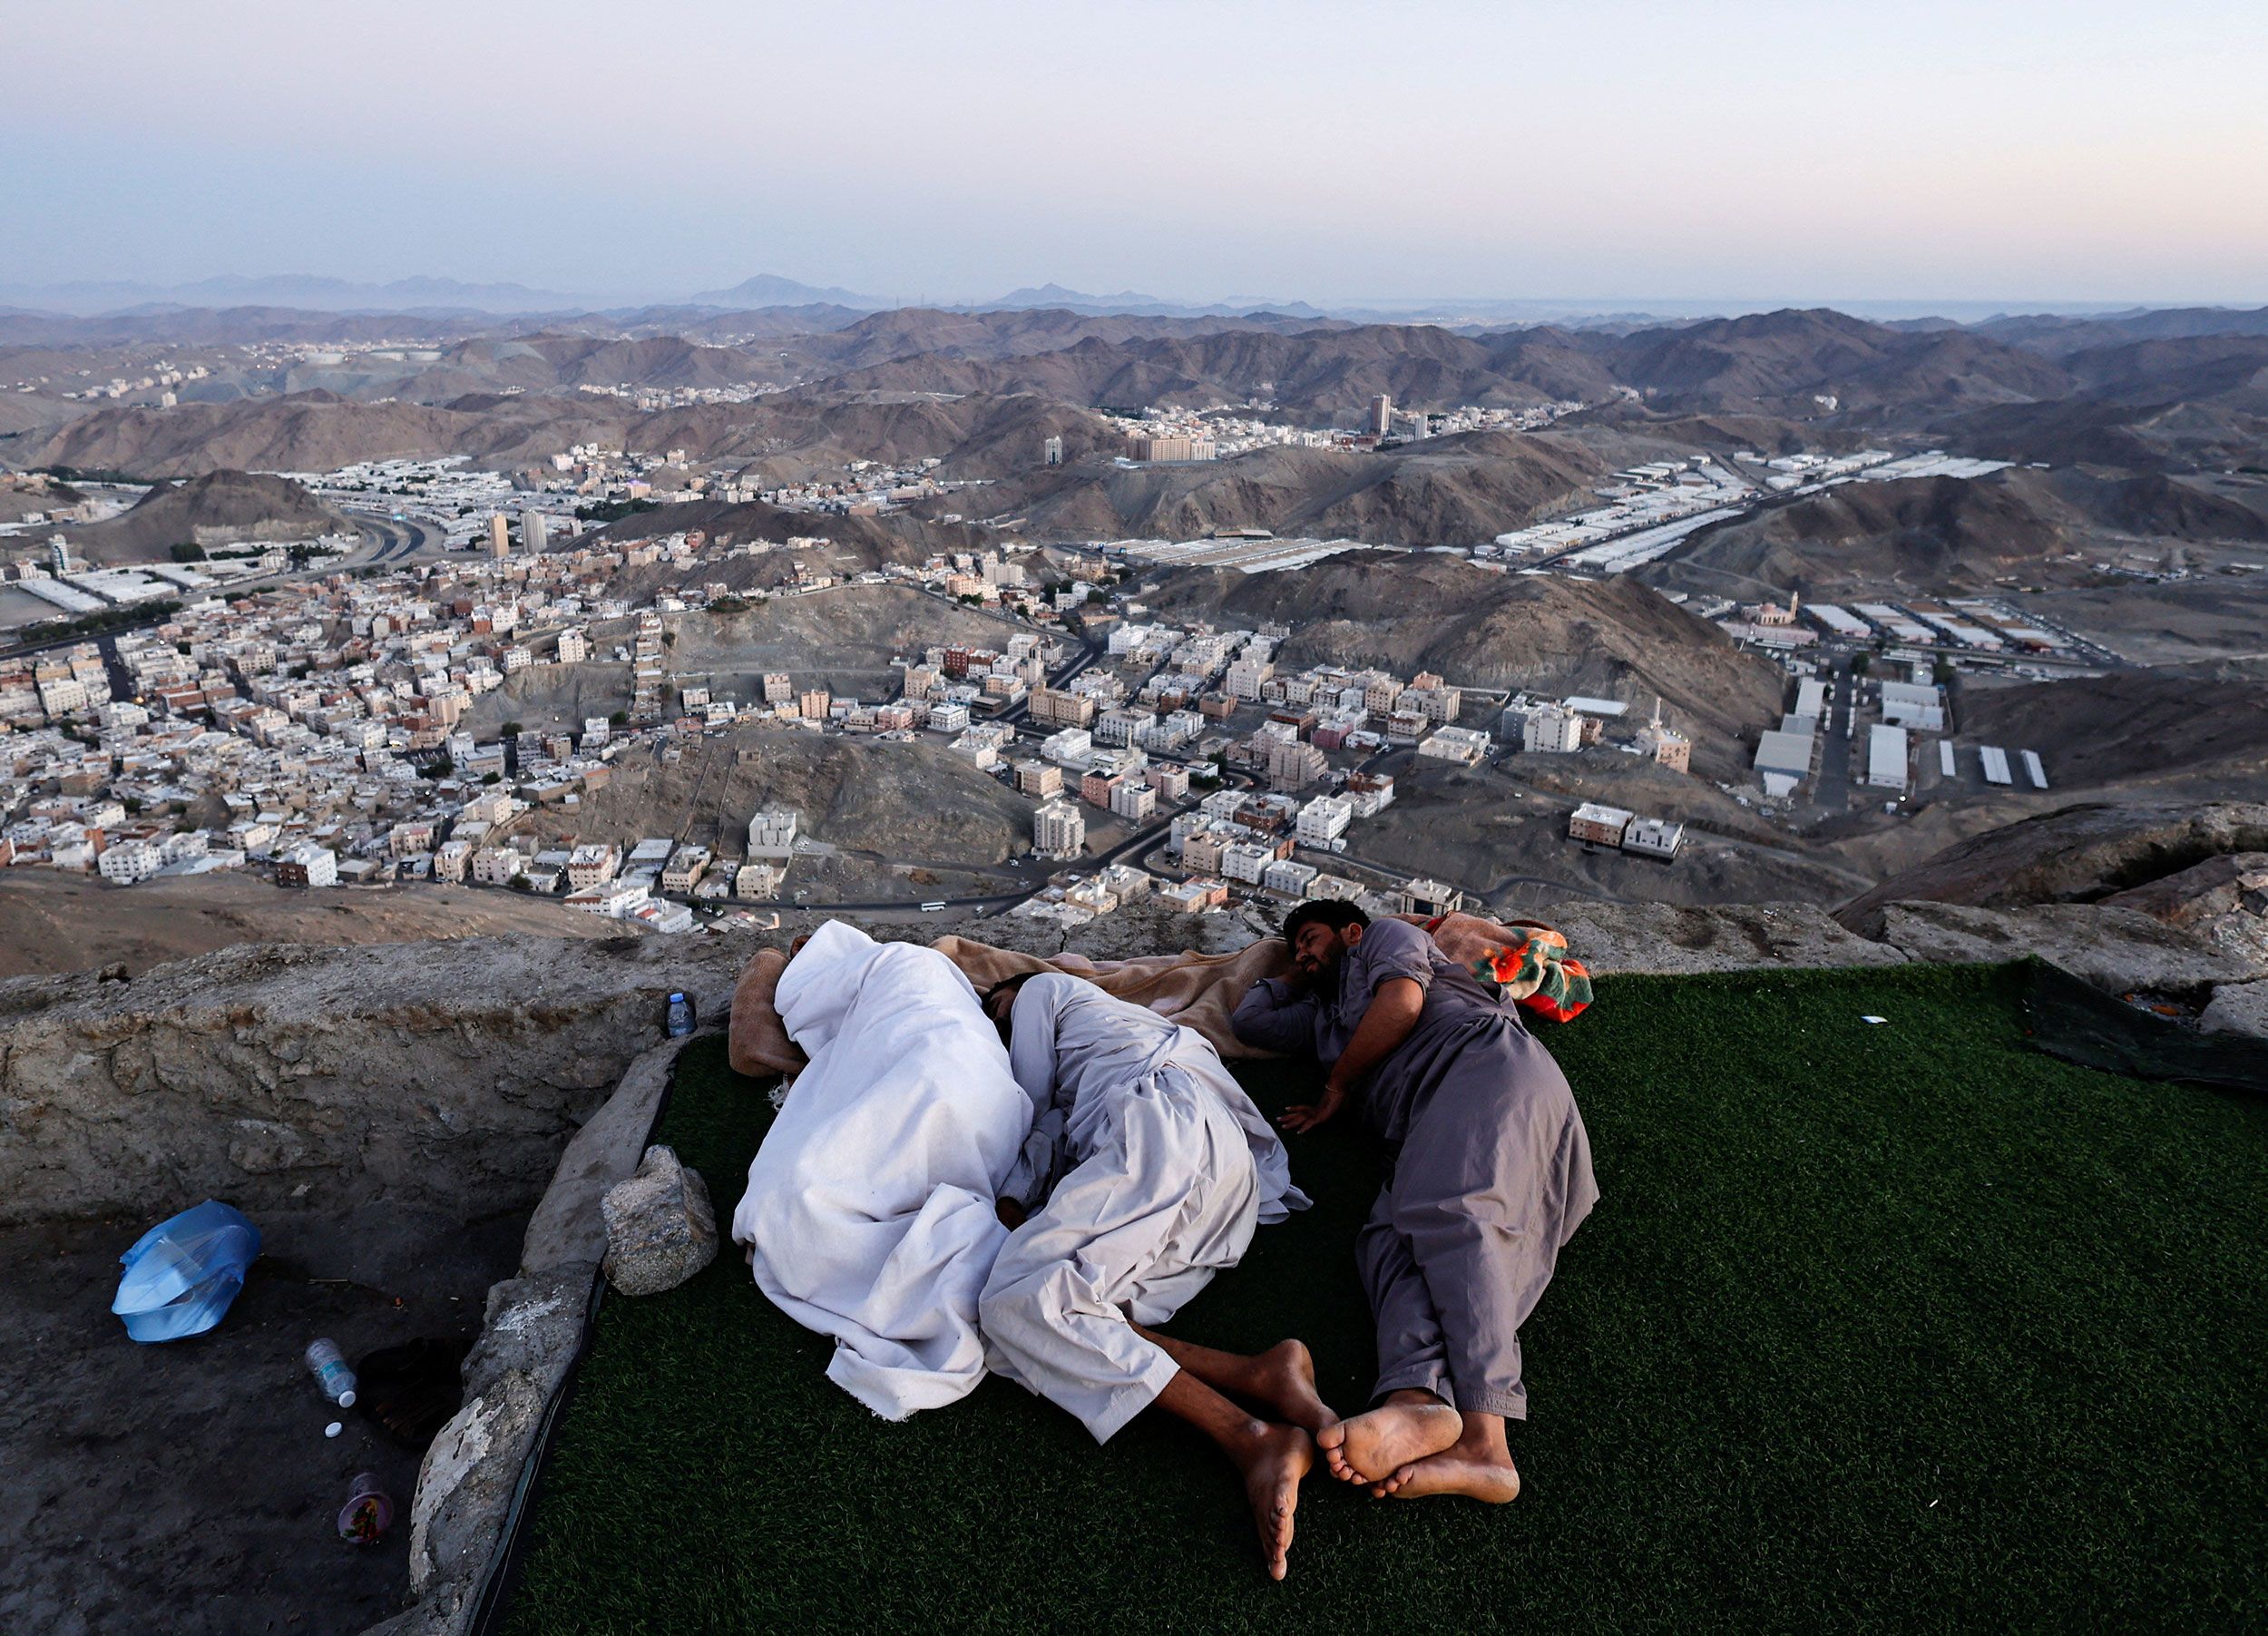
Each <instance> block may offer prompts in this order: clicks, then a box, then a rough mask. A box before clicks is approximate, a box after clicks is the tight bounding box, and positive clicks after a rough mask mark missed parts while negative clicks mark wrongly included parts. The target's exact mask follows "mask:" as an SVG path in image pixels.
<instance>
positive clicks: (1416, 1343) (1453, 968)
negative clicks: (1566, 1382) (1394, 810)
mask: <svg viewBox="0 0 2268 1636" xmlns="http://www.w3.org/2000/svg"><path fill="white" fill-rule="evenodd" d="M1395 977H1407V978H1410V979H1411V980H1413V982H1415V983H1416V984H1417V985H1419V986H1420V987H1421V988H1422V989H1423V990H1424V994H1425V1002H1424V1007H1423V1009H1422V1011H1421V1012H1420V1013H1419V1015H1418V1020H1417V1024H1416V1026H1415V1027H1414V1028H1413V1029H1412V1030H1411V1032H1410V1035H1409V1037H1408V1038H1407V1039H1405V1040H1404V1041H1403V1043H1401V1044H1400V1045H1398V1046H1396V1047H1395V1048H1394V1049H1393V1052H1391V1053H1388V1055H1387V1056H1386V1057H1385V1059H1384V1060H1383V1062H1381V1063H1378V1065H1377V1066H1376V1067H1375V1068H1374V1069H1373V1070H1372V1071H1371V1073H1370V1074H1369V1076H1368V1078H1367V1079H1366V1081H1365V1082H1364V1083H1363V1084H1361V1085H1358V1086H1354V1087H1352V1088H1351V1089H1350V1095H1351V1096H1352V1097H1354V1098H1358V1099H1359V1100H1360V1102H1361V1105H1362V1109H1363V1113H1364V1119H1365V1120H1366V1122H1368V1124H1369V1125H1370V1128H1371V1129H1372V1130H1373V1131H1375V1132H1376V1133H1377V1135H1378V1137H1379V1138H1380V1140H1381V1141H1383V1143H1384V1145H1385V1151H1386V1181H1385V1185H1384V1187H1383V1188H1382V1189H1381V1190H1380V1191H1379V1194H1378V1200H1377V1203H1376V1204H1375V1205H1374V1207H1373V1209H1372V1210H1371V1214H1370V1220H1368V1221H1367V1222H1365V1223H1364V1227H1363V1231H1362V1235H1361V1237H1360V1238H1359V1239H1357V1240H1356V1247H1355V1254H1356V1259H1357V1260H1358V1262H1359V1264H1360V1268H1361V1271H1362V1276H1363V1283H1364V1288H1365V1289H1367V1290H1368V1292H1369V1295H1370V1302H1371V1310H1372V1312H1373V1314H1374V1316H1375V1318H1376V1319H1377V1325H1378V1382H1377V1385H1376V1386H1375V1387H1374V1395H1375V1396H1383V1395H1384V1394H1386V1393H1388V1392H1392V1391H1396V1390H1399V1389H1402V1388H1403V1387H1418V1388H1421V1389H1423V1390H1426V1391H1430V1392H1432V1393H1434V1394H1435V1395H1437V1396H1440V1397H1442V1399H1444V1400H1445V1401H1447V1402H1451V1403H1453V1404H1455V1405H1456V1406H1457V1407H1458V1408H1459V1409H1461V1410H1463V1411H1465V1412H1467V1413H1478V1414H1491V1415H1502V1416H1506V1417H1507V1418H1509V1419H1515V1420H1517V1419H1524V1418H1526V1416H1527V1413H1528V1394H1527V1389H1526V1387H1525V1386H1523V1385H1522V1384H1521V1381H1520V1325H1521V1324H1522V1323H1524V1322H1525V1321H1526V1320H1527V1318H1528V1315H1529V1314H1530V1312H1532V1311H1534V1310H1535V1307H1536V1302H1537V1301H1538V1300H1539V1299H1540V1298H1541V1297H1542V1295H1543V1291H1544V1287H1545V1286H1546V1285H1547V1284H1549V1282H1550V1281H1551V1270H1552V1268H1553V1266H1554V1265H1555V1264H1556V1262H1557V1261H1558V1259H1559V1249H1560V1247H1561V1246H1563V1245H1564V1244H1566V1242H1567V1241H1568V1239H1570V1238H1572V1237H1573V1236H1574V1233H1575V1229H1576V1228H1577V1227H1579V1226H1580V1225H1581V1223H1582V1220H1583V1218H1584V1217H1585V1216H1587V1215H1589V1213H1590V1208H1591V1206H1592V1205H1593V1204H1594V1203H1596V1202H1597V1201H1598V1183H1597V1182H1596V1181H1595V1180H1593V1179H1592V1176H1591V1162H1590V1140H1589V1137H1588V1136H1587V1135H1586V1134H1585V1133H1584V1131H1583V1119H1582V1115H1581V1114H1580V1113H1579V1112H1577V1110H1576V1106H1575V1093H1574V1092H1572V1091H1571V1090H1569V1088H1568V1083H1567V1078H1566V1076H1565V1075H1564V1074H1562V1073H1560V1072H1559V1064H1558V1063H1555V1062H1553V1061H1552V1060H1551V1054H1550V1053H1549V1052H1547V1051H1546V1050H1545V1049H1544V1048H1543V1047H1542V1046H1541V1045H1540V1044H1538V1043H1536V1041H1535V1039H1534V1038H1533V1037H1532V1036H1531V1035H1530V1034H1529V1032H1528V1030H1527V1028H1526V1027H1525V1025H1523V1024H1521V1022H1520V1015H1519V1013H1518V1012H1517V1010H1516V1009H1515V1008H1514V1006H1513V1005H1512V1004H1511V1003H1510V1002H1509V1001H1504V1000H1500V999H1496V998H1493V997H1491V994H1490V993H1489V991H1488V990H1487V989H1486V988H1484V987H1482V986H1481V982H1480V980H1479V979H1478V978H1476V977H1475V976H1473V975H1472V974H1471V973H1470V972H1468V971H1466V970H1465V969H1464V968H1463V967H1462V966H1461V965H1457V964H1456V963H1455V962H1454V961H1452V960H1451V959H1449V958H1448V957H1447V956H1446V955H1443V954H1442V952H1441V950H1440V949H1439V948H1438V947H1437V946H1436V945H1434V942H1433V940H1432V937H1430V936H1427V935H1426V934H1425V933H1424V932H1422V931H1421V930H1419V929H1418V928H1417V927H1416V926H1412V925H1411V924H1410V923H1409V922H1407V921H1403V920H1380V921H1376V922H1374V923H1373V924H1372V925H1371V926H1367V927H1365V928H1364V932H1363V936H1362V940H1361V941H1360V942H1359V943H1357V944H1356V945H1354V947H1353V948H1351V949H1349V950H1347V952H1346V954H1345V955H1344V956H1343V957H1342V958H1341V960H1340V962H1339V969H1338V974H1337V981H1336V984H1335V985H1331V984H1330V983H1329V980H1328V979H1326V980H1325V991H1324V992H1319V993H1315V994H1297V995H1295V994H1293V993H1292V991H1291V989H1290V988H1289V986H1288V985H1286V984H1284V983H1283V982H1281V981H1279V980H1277V979H1275V978H1267V979H1264V980H1263V981H1261V982H1260V983H1258V984H1256V985H1254V987H1253V989H1252V991H1251V992H1250V993H1249V994H1246V996H1245V998H1244V1000H1243V1002H1242V1004H1239V1005H1238V1006H1237V1013H1236V1017H1235V1027H1236V1030H1237V1037H1238V1038H1239V1039H1242V1040H1244V1041H1246V1043H1250V1044H1254V1045H1258V1046H1262V1047H1264V1048H1266V1049H1268V1050H1274V1051H1284V1052H1298V1051H1313V1052H1314V1053H1315V1054H1316V1055H1317V1056H1318V1057H1320V1058H1321V1059H1322V1061H1323V1062H1324V1063H1325V1065H1326V1066H1327V1065H1328V1064H1330V1063H1334V1062H1336V1061H1337V1060H1338V1057H1339V1054H1340V1053H1342V1052H1343V1051H1344V1050H1345V1049H1346V1044H1347V1042H1348V1041H1349V1040H1350V1039H1352V1038H1353V1037H1354V1031H1355V1029H1356V1028H1357V1027H1358V1026H1360V1024H1361V1023H1362V1020H1363V1014H1364V1012H1366V1011H1367V1010H1368V1009H1369V1007H1370V1002H1371V996H1372V995H1373V994H1374V993H1376V992H1377V988H1378V985H1380V984H1382V983H1384V982H1387V981H1389V980H1390V979H1393V978H1395Z"/></svg>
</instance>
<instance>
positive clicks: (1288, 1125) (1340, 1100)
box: [1276, 1083, 1346, 1136]
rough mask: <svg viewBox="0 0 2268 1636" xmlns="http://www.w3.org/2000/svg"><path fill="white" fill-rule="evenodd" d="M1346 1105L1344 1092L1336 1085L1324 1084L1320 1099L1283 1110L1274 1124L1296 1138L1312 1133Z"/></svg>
mask: <svg viewBox="0 0 2268 1636" xmlns="http://www.w3.org/2000/svg"><path fill="white" fill-rule="evenodd" d="M1345 1104H1346V1092H1345V1090H1344V1088H1343V1087H1341V1086H1338V1085H1335V1084H1331V1083H1325V1085H1324V1087H1323V1095H1322V1097H1321V1098H1320V1099H1319V1100H1317V1101H1315V1102H1300V1103H1297V1104H1295V1105H1294V1106H1292V1107H1289V1108H1286V1109H1285V1110H1284V1117H1283V1118H1281V1119H1279V1120H1277V1121H1276V1123H1277V1124H1279V1125H1281V1126H1283V1127H1284V1129H1286V1131H1290V1132H1291V1133H1292V1134H1293V1135H1295V1136H1296V1135H1298V1134H1299V1133H1300V1132H1301V1131H1312V1130H1314V1129H1315V1127H1316V1126H1317V1125H1319V1124H1321V1123H1323V1122H1324V1121H1325V1120H1326V1119H1329V1118H1330V1117H1331V1116H1332V1115H1333V1114H1334V1113H1336V1112H1338V1111H1339V1110H1340V1109H1341V1108H1342V1107H1344V1105H1345Z"/></svg>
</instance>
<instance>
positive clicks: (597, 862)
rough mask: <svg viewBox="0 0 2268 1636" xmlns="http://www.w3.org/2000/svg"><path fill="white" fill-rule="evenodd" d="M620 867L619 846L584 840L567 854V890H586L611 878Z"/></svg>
mask: <svg viewBox="0 0 2268 1636" xmlns="http://www.w3.org/2000/svg"><path fill="white" fill-rule="evenodd" d="M621 867H622V852H621V847H615V846H612V845H610V844H607V843H604V842H600V841H586V842H584V843H583V844H582V846H580V847H576V848H575V849H574V851H573V852H572V853H571V854H569V856H568V858H567V887H568V890H570V891H572V892H588V891H590V890H591V888H592V887H597V886H600V885H602V884H604V883H605V882H607V881H610V880H612V879H613V878H614V875H615V871H617V870H618V869H620V868H621Z"/></svg>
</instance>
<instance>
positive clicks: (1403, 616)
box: [1155, 552, 1782, 777]
mask: <svg viewBox="0 0 2268 1636" xmlns="http://www.w3.org/2000/svg"><path fill="white" fill-rule="evenodd" d="M1155 602H1156V604H1157V605H1158V608H1159V610H1160V612H1173V613H1180V614H1185V615H1187V616H1189V617H1203V618H1211V619H1214V620H1216V621H1217V622H1237V623H1246V622H1250V623H1256V622H1261V621H1264V620H1266V621H1276V622H1286V623H1289V624H1291V625H1292V626H1293V627H1294V631H1293V635H1292V638H1291V640H1290V641H1289V642H1286V643H1285V645H1284V648H1283V658H1284V660H1285V661H1286V662H1288V663H1292V664H1313V663H1317V662H1328V663H1335V664H1346V665H1364V664H1379V665H1383V666H1385V667H1386V668H1389V669H1391V670H1393V671H1397V672H1398V673H1400V674H1403V675H1408V674H1410V673H1412V672H1413V671H1421V670H1431V671H1438V672H1439V673H1440V674H1442V676H1444V677H1446V678H1447V679H1448V680H1449V681H1452V682H1457V683H1460V684H1462V685H1466V686H1471V687H1484V688H1527V689H1532V690H1535V691H1540V692H1544V693H1549V694H1553V695H1559V694H1565V693H1575V692H1580V693H1589V694H1593V695H1598V696H1603V697H1608V698H1618V699H1622V700H1627V701H1628V702H1629V703H1630V704H1631V705H1632V706H1633V708H1634V709H1637V708H1644V709H1648V710H1650V709H1651V707H1652V700H1653V698H1654V695H1656V694H1657V693H1658V694H1660V695H1661V697H1662V699H1663V701H1664V704H1665V706H1666V707H1667V710H1668V712H1669V715H1670V718H1671V720H1673V721H1675V722H1677V725H1679V726H1680V727H1682V728H1684V729H1686V730H1687V731H1688V732H1690V733H1691V734H1692V735H1693V739H1694V763H1695V766H1696V769H1699V768H1702V767H1704V766H1706V767H1708V768H1710V769H1713V770H1714V771H1715V775H1716V776H1718V777H1725V776H1729V775H1730V771H1731V769H1735V767H1737V766H1738V765H1741V764H1743V763H1744V762H1745V755H1744V753H1743V751H1742V750H1741V748H1740V745H1739V743H1738V739H1739V737H1740V735H1742V734H1744V733H1746V734H1751V735H1753V734H1754V733H1755V730H1756V729H1757V728H1758V727H1760V726H1763V725H1765V724H1767V723H1768V722H1774V721H1776V720H1777V718H1778V715H1779V710H1780V696H1781V691H1782V688H1781V677H1780V672H1779V670H1778V668H1777V667H1776V666H1774V665H1773V664H1772V663H1771V662H1770V661H1766V660H1764V659H1761V658H1759V657H1757V656H1756V655H1755V654H1752V653H1744V652H1742V651H1740V650H1739V649H1737V648H1735V646H1734V645H1733V643H1732V642H1731V641H1730V640H1729V639H1727V638H1726V637H1725V635H1724V633H1723V632H1720V631H1718V630H1717V629H1716V626H1714V625H1711V624H1708V623H1706V622H1704V621H1701V620H1698V619H1696V618H1695V617H1694V616H1693V615H1691V614H1689V613H1687V612H1685V611H1684V610H1683V609H1681V608H1678V607H1677V606H1675V605H1674V604H1672V603H1671V602H1667V601H1666V600H1664V599H1663V598H1662V597H1660V596H1659V595H1657V594H1656V593H1654V592H1652V591H1649V590H1647V588H1646V587H1645V586H1643V585H1640V584H1637V583H1635V582H1633V581H1631V580H1628V579H1627V578H1624V579H1613V580H1596V581H1592V580H1573V579H1563V578H1557V577H1542V578H1525V577H1522V576H1520V575H1518V574H1501V573H1488V572H1486V571H1484V570H1481V569H1478V568H1474V567H1471V565H1469V564H1467V563H1463V562H1461V561H1459V560H1457V559H1455V558H1453V557H1442V556H1405V555H1399V554H1393V553H1383V552H1354V553H1347V554H1345V555H1343V556H1336V557H1332V558H1330V559H1328V560H1326V561H1325V562H1322V563H1316V564H1315V566H1314V567H1312V568H1307V569H1304V570H1301V571H1299V572H1296V573H1261V574H1249V575H1238V574H1236V573H1229V572H1225V571H1205V572H1189V573H1179V574H1176V575H1174V576H1172V577H1171V578H1170V580H1169V581H1168V583H1167V584H1166V586H1165V587H1164V589H1163V590H1162V591H1161V593H1159V595H1158V597H1157V598H1156V599H1155Z"/></svg>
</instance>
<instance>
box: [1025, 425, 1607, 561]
mask: <svg viewBox="0 0 2268 1636" xmlns="http://www.w3.org/2000/svg"><path fill="white" fill-rule="evenodd" d="M1603 469H1604V468H1603V467H1602V466H1601V465H1599V464H1598V462H1597V461H1596V460H1595V459H1594V458H1593V457H1592V456H1589V454H1588V452H1587V451H1585V450H1583V449H1582V448H1581V447H1580V446H1577V445H1573V444H1569V443H1566V442H1551V443H1547V442H1545V441H1543V440H1541V439H1539V438H1536V437H1531V436H1523V435H1521V434H1520V433H1516V432H1495V431H1490V432H1469V433H1465V434H1462V435H1461V436H1454V437H1440V438H1429V439H1426V440H1425V441H1423V442H1422V443H1416V444H1407V445H1404V446H1402V447H1400V448H1397V449H1393V450H1388V451H1385V452H1383V453H1378V454H1369V453H1355V452H1349V451H1340V450H1334V449H1311V448H1274V449H1265V450H1261V451H1259V452H1257V453H1255V454H1251V455H1246V456H1240V457H1239V458H1237V459H1236V460H1233V461H1225V462H1211V463H1205V462H1200V463H1198V464H1195V465H1154V466H1145V467H1141V468H1139V469H1133V470H1129V469H1126V468H1123V467H1114V466H1090V467H1084V468H1079V467H1063V468H1058V469H1056V470H1053V471H1043V472H1041V473H1038V474H1035V475H1031V476H1028V477H1026V478H1025V479H1023V480H1022V481H1021V482H1015V483H1008V484H1003V485H1001V487H1000V489H999V491H998V494H997V495H996V496H994V495H988V498H987V502H986V504H987V507H988V509H992V510H994V511H1001V510H1005V511H1008V512H1010V513H1012V514H1014V515H1018V516H1021V517H1022V518H1023V519H1024V525H1025V527H1026V528H1027V529H1028V530H1029V531H1031V532H1032V533H1035V534H1040V535H1041V536H1043V537H1050V538H1055V539H1093V538H1110V537H1118V536H1138V537H1153V538H1164V539H1191V538H1195V537H1198V536H1199V535H1203V534H1209V533H1212V532H1213V531H1215V530H1217V529H1229V528H1254V527H1257V528H1266V529H1268V530H1270V531H1271V532H1273V533H1276V534H1317V535H1321V536H1325V537H1342V536H1343V537H1346V538H1350V539H1359V540H1369V541H1374V542H1376V543H1378V544H1406V545H1437V544H1457V545H1472V544H1480V543H1482V542H1485V541H1488V540H1491V539H1493V538H1495V537H1496V535H1498V534H1501V533H1503V532H1504V531H1505V530H1506V529H1509V528H1516V527H1519V526H1520V525H1522V524H1526V523H1529V522H1531V521H1533V520H1534V519H1535V518H1536V517H1538V516H1540V515H1542V514H1545V513H1548V512H1550V511H1554V510H1557V509H1559V508H1562V507H1564V506H1566V505H1569V504H1571V503H1573V502H1575V501H1576V500H1578V499H1579V498H1580V497H1582V496H1583V495H1586V494H1587V493H1588V492H1589V485H1590V483H1591V482H1593V481H1595V480H1596V479H1597V478H1598V475H1600V473H1601V472H1602V471H1603Z"/></svg>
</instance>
